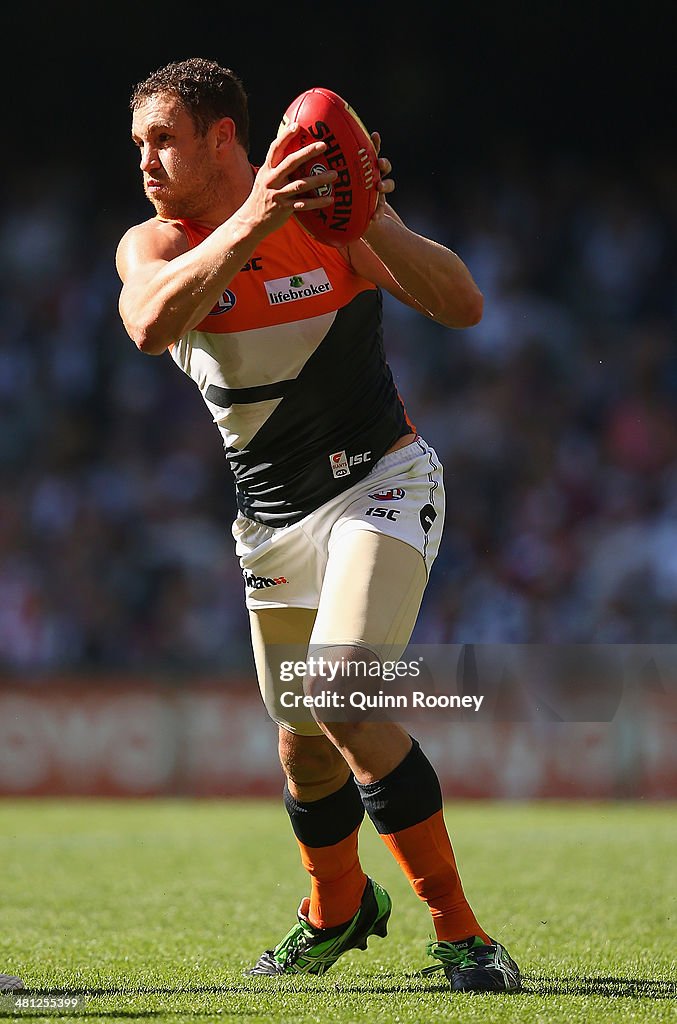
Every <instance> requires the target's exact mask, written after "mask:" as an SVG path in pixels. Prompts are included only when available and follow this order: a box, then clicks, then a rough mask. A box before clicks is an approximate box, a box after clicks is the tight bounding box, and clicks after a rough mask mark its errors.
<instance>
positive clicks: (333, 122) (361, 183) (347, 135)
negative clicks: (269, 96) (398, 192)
mask: <svg viewBox="0 0 677 1024" xmlns="http://www.w3.org/2000/svg"><path fill="white" fill-rule="evenodd" d="M292 121H296V122H297V123H298V125H299V130H298V131H297V133H296V136H295V137H294V139H293V140H292V141H291V143H290V145H289V148H288V150H287V153H292V152H295V151H296V150H298V149H302V148H303V146H308V145H310V143H311V142H325V143H326V144H327V148H326V149H325V151H324V153H321V154H320V155H319V157H315V159H314V160H309V161H307V162H306V163H305V164H302V165H301V168H300V169H299V170H298V171H297V172H296V173H297V174H298V175H299V176H301V177H309V176H310V175H312V174H322V173H323V172H324V171H336V172H337V173H338V178H337V179H336V181H334V182H333V183H332V184H331V185H325V186H324V187H323V188H319V189H316V190H315V191H316V193H317V195H327V194H332V195H333V197H334V202H333V203H332V205H331V206H326V207H324V208H323V209H321V210H301V211H299V212H298V213H296V214H295V216H296V218H297V220H298V221H299V223H300V224H301V225H302V227H304V228H305V229H306V231H308V233H309V234H311V235H312V236H313V238H316V239H317V240H318V242H323V243H324V244H325V245H333V246H335V247H337V248H340V247H341V246H343V245H348V243H349V242H354V241H356V239H358V238H360V237H361V236H362V235H363V234H364V232H365V231H366V229H367V227H368V225H369V221H370V220H371V218H372V217H373V215H374V210H375V209H376V204H377V202H378V195H379V194H378V190H377V188H376V186H377V184H378V182H379V180H380V173H379V169H378V158H377V155H376V150H375V149H374V144H373V142H372V141H371V138H370V136H369V132H368V131H367V129H366V128H365V127H364V125H363V124H362V122H361V121H360V119H359V117H358V116H357V114H356V113H355V111H354V110H353V108H352V107H351V106H350V104H349V103H346V101H345V100H344V99H342V98H341V97H340V96H338V95H337V94H336V93H335V92H332V91H331V90H330V89H319V88H317V89H308V90H306V92H302V93H301V95H300V96H297V97H296V99H295V100H294V101H293V102H292V103H290V104H289V106H288V107H287V109H286V111H285V113H284V116H283V118H282V124H281V125H280V127H281V128H282V127H284V126H285V125H287V124H289V123H291V122H292Z"/></svg>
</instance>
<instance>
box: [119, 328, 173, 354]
mask: <svg viewBox="0 0 677 1024" xmlns="http://www.w3.org/2000/svg"><path fill="white" fill-rule="evenodd" d="M125 329H126V331H127V334H128V335H129V337H130V338H131V339H132V341H133V342H134V344H135V345H136V347H137V348H138V350H139V352H143V353H144V355H147V356H159V355H162V353H163V352H164V351H165V350H166V349H167V347H168V343H167V341H166V340H165V337H164V336H163V335H161V334H160V332H159V331H158V330H157V328H156V327H154V325H153V324H149V323H130V322H129V321H125Z"/></svg>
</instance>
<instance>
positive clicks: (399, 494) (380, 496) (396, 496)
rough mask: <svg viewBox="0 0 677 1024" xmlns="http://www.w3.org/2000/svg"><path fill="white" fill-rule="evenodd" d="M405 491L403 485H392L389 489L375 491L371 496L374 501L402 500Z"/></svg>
mask: <svg viewBox="0 0 677 1024" xmlns="http://www.w3.org/2000/svg"><path fill="white" fill-rule="evenodd" d="M405 493H406V492H405V490H404V488H402V487H390V488H389V489H388V490H387V491H374V493H373V494H370V495H369V497H370V498H373V499H374V501H401V500H402V498H403V497H404V495H405Z"/></svg>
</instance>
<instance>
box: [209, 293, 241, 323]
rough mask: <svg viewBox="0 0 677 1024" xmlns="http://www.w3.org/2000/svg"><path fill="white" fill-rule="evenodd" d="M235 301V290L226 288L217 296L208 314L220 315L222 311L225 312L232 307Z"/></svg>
mask: <svg viewBox="0 0 677 1024" xmlns="http://www.w3.org/2000/svg"><path fill="white" fill-rule="evenodd" d="M236 302H237V298H236V296H235V292H231V290H230V289H229V288H226V290H225V292H224V293H223V295H221V296H220V297H219V299H218V301H217V303H216V305H215V306H214V308H213V309H210V311H209V315H210V316H221V314H222V313H227V312H228V310H230V309H232V308H233V306H234V305H235V303H236Z"/></svg>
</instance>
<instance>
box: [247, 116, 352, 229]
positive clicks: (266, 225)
mask: <svg viewBox="0 0 677 1024" xmlns="http://www.w3.org/2000/svg"><path fill="white" fill-rule="evenodd" d="M298 130H299V129H298V125H297V124H296V123H294V122H292V123H291V124H288V125H285V126H284V128H282V129H281V130H280V133H279V134H278V136H277V138H275V139H273V141H272V142H271V144H270V146H269V147H268V152H267V154H266V159H265V161H264V163H263V164H262V165H261V167H260V168H259V170H258V172H257V174H256V177H255V178H254V184H253V186H252V190H251V192H250V194H249V196H248V197H247V199H246V200H245V202H244V203H243V204H242V206H241V207H240V211H239V212H240V214H241V215H242V216H244V217H246V219H247V221H248V222H249V223H250V225H251V226H252V227H253V228H254V229H256V228H257V227H258V228H260V229H262V233H263V234H269V233H270V232H271V231H274V230H275V229H276V228H279V227H281V226H282V224H284V222H285V221H286V220H288V219H289V217H291V215H292V214H293V213H296V212H298V211H301V210H317V209H320V208H322V207H324V206H331V204H332V203H333V201H334V197H333V195H328V196H318V195H317V192H316V189H318V188H320V187H321V186H322V185H330V184H332V183H333V182H334V181H336V179H337V177H338V172H337V171H323V172H322V173H320V174H312V175H309V176H304V175H303V174H301V173H300V171H301V168H302V167H303V165H304V164H306V163H307V162H308V161H310V160H313V159H314V158H315V157H318V156H320V155H321V154H322V153H323V152H324V151H325V149H326V148H327V146H326V143H324V142H311V143H310V144H309V145H307V146H303V147H302V148H301V149H298V150H296V151H295V152H293V153H288V152H287V150H288V149H289V145H290V143H291V142H292V140H293V139H294V138H295V136H296V133H297V131H298Z"/></svg>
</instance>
